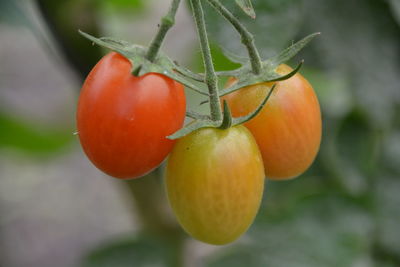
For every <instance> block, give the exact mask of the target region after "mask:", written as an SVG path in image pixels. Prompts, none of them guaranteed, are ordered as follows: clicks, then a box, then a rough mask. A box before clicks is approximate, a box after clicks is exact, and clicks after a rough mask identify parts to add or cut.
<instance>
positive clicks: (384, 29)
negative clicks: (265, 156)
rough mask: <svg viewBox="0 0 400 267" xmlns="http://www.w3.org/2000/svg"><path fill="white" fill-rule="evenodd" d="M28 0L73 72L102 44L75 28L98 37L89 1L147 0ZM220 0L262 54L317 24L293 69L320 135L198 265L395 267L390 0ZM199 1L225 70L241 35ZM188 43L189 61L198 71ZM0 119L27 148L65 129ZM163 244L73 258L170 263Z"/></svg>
mask: <svg viewBox="0 0 400 267" xmlns="http://www.w3.org/2000/svg"><path fill="white" fill-rule="evenodd" d="M37 2H38V3H39V4H41V3H43V4H42V5H41V10H42V12H43V14H45V17H46V20H47V22H48V23H49V24H50V25H52V27H53V30H52V31H53V33H54V34H55V35H56V36H57V35H59V36H60V37H58V38H56V39H57V41H58V42H59V43H62V44H64V45H65V49H64V50H63V51H64V53H65V55H66V57H67V58H69V60H71V58H72V56H71V53H76V55H75V56H76V58H78V59H79V60H81V61H79V60H78V61H73V60H72V66H74V67H75V69H77V70H78V71H79V72H80V75H81V77H82V78H83V77H84V76H85V73H87V71H88V70H89V69H90V67H91V66H93V64H94V62H96V61H97V60H98V58H99V56H100V54H101V51H98V50H96V48H93V47H92V46H91V45H90V44H89V43H88V42H87V41H86V40H84V39H83V38H81V37H80V36H78V35H77V34H76V29H77V28H81V29H83V30H85V31H88V32H90V33H92V34H94V35H101V34H96V32H101V27H99V24H100V23H99V21H98V18H97V17H96V16H95V12H93V10H97V9H101V8H104V7H105V8H108V7H110V6H111V5H113V7H112V8H113V9H115V10H118V9H120V10H123V9H125V8H129V7H133V9H136V11H139V12H140V10H141V9H142V8H143V7H144V6H145V4H144V3H145V1H144V0H141V1H140V0H135V1H131V0H118V1H106V0H103V1H94V0H92V1H90V0H74V1H66V0H63V1H51V0H37ZM45 2H46V4H44V3H45ZM222 2H223V3H224V4H226V5H227V6H228V7H229V9H231V10H232V11H234V13H235V14H236V15H237V16H238V17H239V18H240V19H241V20H242V21H244V23H245V24H246V25H247V26H248V28H249V30H250V31H251V32H253V33H254V36H255V39H256V43H257V46H258V47H259V48H260V50H261V54H262V55H263V57H264V58H265V57H267V56H272V55H274V54H276V53H277V52H278V51H279V50H281V49H282V48H284V47H286V46H288V45H289V44H290V43H291V42H292V41H293V40H298V39H300V38H301V37H304V36H305V35H306V34H309V33H312V32H322V35H321V36H320V37H318V38H317V39H316V40H314V41H313V42H312V44H311V45H309V46H308V47H307V48H306V49H305V50H304V51H303V52H302V53H301V54H300V56H301V58H304V59H305V67H303V69H302V70H301V72H302V74H303V75H304V76H305V77H306V78H307V79H308V80H309V81H310V82H311V84H313V86H314V88H315V90H316V92H317V94H318V96H319V100H320V103H321V108H322V112H323V119H324V121H323V124H324V133H323V141H322V145H321V151H320V153H319V156H318V158H317V160H316V162H315V163H314V165H313V166H312V168H311V169H310V170H309V171H308V172H307V173H305V174H304V175H302V177H299V178H297V179H295V180H291V181H285V182H270V181H269V182H267V186H266V192H265V197H264V203H263V205H262V208H261V210H260V213H259V215H258V217H257V219H256V222H255V223H254V225H253V226H252V227H251V228H250V230H249V233H248V234H247V235H246V236H244V237H243V238H242V239H241V240H239V241H238V242H236V243H234V244H233V245H232V246H228V247H226V248H222V249H219V250H217V251H216V252H215V253H212V255H211V256H210V257H208V258H206V259H204V266H210V267H214V266H220V267H224V266H229V267H235V266H247V267H253V266H254V267H256V266H257V267H259V266H268V267H281V266H285V267H303V266H304V267H313V266H315V267H321V266H327V267H330V266H341V267H350V266H363V267H369V266H380V267H381V266H382V267H391V266H400V227H399V222H400V208H399V207H400V194H399V193H398V190H399V189H400V180H399V178H400V81H399V80H400V76H399V74H400V1H398V0H387V1H385V0H351V1H348V0H325V1H320V0H280V1H277V0H253V1H252V2H253V7H254V9H255V11H256V15H257V18H256V19H255V20H252V19H251V18H249V17H248V16H246V15H245V14H243V12H242V11H241V10H240V8H239V7H237V6H236V4H235V1H222ZM81 5H84V6H83V7H82V6H81ZM114 5H115V6H114ZM53 10H54V11H55V12H49V11H53ZM1 11H2V12H1ZM75 11H79V12H75ZM205 11H206V15H207V24H208V26H209V27H208V29H209V30H210V34H211V39H212V50H213V56H214V61H215V63H216V68H217V69H218V70H223V69H232V68H235V67H236V66H237V65H236V64H234V63H232V62H230V61H229V60H228V59H227V58H226V57H224V56H223V53H222V49H225V50H227V51H229V52H231V53H234V54H236V55H240V56H245V55H246V51H245V50H244V48H243V46H242V45H241V44H240V38H239V36H238V35H237V34H236V33H235V31H234V30H233V29H232V28H231V26H230V25H228V23H227V22H226V21H224V20H223V19H222V18H220V17H219V16H218V15H217V14H216V12H215V11H213V10H211V8H210V7H209V6H208V5H206V4H205ZM11 12H14V13H15V12H17V13H16V14H19V13H18V12H20V10H19V9H18V6H17V5H14V4H13V1H0V14H2V16H1V21H6V22H8V23H10V22H11V20H10V19H7V17H6V16H3V15H4V14H6V13H10V14H11ZM89 15H90V16H91V15H93V17H90V16H89ZM87 16H89V17H87ZM11 17H12V16H11ZM14 17H15V16H14ZM9 18H10V17H9ZM76 18H78V19H76ZM79 18H81V19H82V18H85V19H84V20H80V19H79ZM80 23H82V24H80ZM86 23H88V24H86ZM92 27H93V28H92ZM75 38H76V39H75ZM78 39H79V40H78ZM76 40H77V42H76V43H75V41H76ZM219 46H221V47H222V49H221V48H220V47H219ZM197 50H198V49H197ZM197 50H196V51H195V52H194V54H193V62H194V63H193V69H194V70H196V71H202V69H203V68H202V63H201V55H200V53H199V52H198V51H197ZM298 59H300V58H298ZM80 62H81V63H80ZM80 64H83V66H84V67H82V66H81V65H80ZM0 127H2V128H3V127H4V128H5V129H7V131H1V132H0V148H1V147H15V148H18V149H22V150H23V151H27V152H29V153H31V152H37V151H39V152H46V153H47V152H49V151H53V150H57V149H59V148H61V147H63V146H64V145H65V144H67V143H68V142H69V140H71V138H72V135H69V134H65V133H58V132H53V131H50V132H48V131H46V134H43V131H39V129H37V127H36V126H34V125H29V124H27V123H26V122H21V121H18V120H16V119H13V118H9V117H7V116H5V115H4V114H1V113H0ZM154 220H159V219H158V218H154ZM173 253H176V251H173V250H171V249H170V248H169V243H165V240H162V241H160V240H158V239H154V238H148V237H144V236H138V237H135V238H134V239H126V238H125V239H123V240H120V241H116V242H112V243H110V244H105V245H103V246H101V248H99V249H96V250H95V251H94V252H92V253H89V255H88V257H87V258H85V260H84V264H83V266H174V265H173V264H171V260H170V257H171V255H169V254H173Z"/></svg>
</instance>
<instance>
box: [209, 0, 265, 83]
mask: <svg viewBox="0 0 400 267" xmlns="http://www.w3.org/2000/svg"><path fill="white" fill-rule="evenodd" d="M207 1H208V2H209V3H210V5H211V6H212V7H213V8H214V9H215V10H216V11H217V12H218V13H219V14H221V15H222V16H223V17H224V18H225V19H226V20H227V21H229V22H230V23H231V24H232V26H233V27H234V28H235V29H236V31H237V32H238V33H239V34H240V36H241V38H242V43H243V45H245V46H246V48H247V51H248V53H249V58H250V63H251V67H252V70H253V73H254V74H256V75H258V74H260V73H261V70H262V64H261V57H260V54H259V52H258V50H257V47H256V46H255V44H254V37H253V35H252V34H251V33H250V32H249V31H248V30H247V29H246V28H245V27H244V25H243V24H241V23H240V21H239V20H238V19H237V18H236V17H235V16H234V15H233V14H232V13H231V12H230V11H229V10H228V9H227V8H226V7H224V6H223V5H222V4H221V3H220V2H219V0H207Z"/></svg>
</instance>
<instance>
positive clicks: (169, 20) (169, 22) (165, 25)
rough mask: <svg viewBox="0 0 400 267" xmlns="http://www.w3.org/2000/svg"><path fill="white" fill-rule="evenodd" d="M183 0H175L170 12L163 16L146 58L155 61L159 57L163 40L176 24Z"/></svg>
mask: <svg viewBox="0 0 400 267" xmlns="http://www.w3.org/2000/svg"><path fill="white" fill-rule="evenodd" d="M180 2H181V0H173V1H172V3H171V6H170V8H169V11H168V14H167V15H165V16H164V17H162V18H161V25H160V27H159V29H158V32H157V34H156V36H155V37H154V39H153V40H152V41H151V43H150V46H149V49H148V50H147V54H146V58H147V59H148V60H149V61H151V62H153V61H154V60H155V59H156V58H157V54H158V52H159V51H160V47H161V44H162V42H163V41H164V38H165V36H166V35H167V32H168V30H169V29H170V28H171V27H172V26H173V25H174V24H175V15H176V11H177V10H178V7H179V3H180Z"/></svg>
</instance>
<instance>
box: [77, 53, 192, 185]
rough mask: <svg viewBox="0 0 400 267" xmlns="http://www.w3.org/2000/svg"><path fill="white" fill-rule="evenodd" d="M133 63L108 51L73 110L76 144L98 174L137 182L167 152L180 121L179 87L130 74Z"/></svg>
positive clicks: (181, 91) (182, 99)
mask: <svg viewBox="0 0 400 267" xmlns="http://www.w3.org/2000/svg"><path fill="white" fill-rule="evenodd" d="M131 72H132V64H131V63H130V61H129V60H128V59H126V58H125V57H123V56H122V55H120V54H118V53H115V52H112V53H109V54H108V55H106V56H105V57H103V58H102V59H101V60H100V61H99V62H98V63H97V65H96V66H95V67H94V68H93V70H92V71H91V72H90V74H89V76H88V77H87V79H86V81H85V83H84V84H83V87H82V91H81V95H80V97H79V103H78V110H77V128H78V134H79V139H80V142H81V144H82V147H83V150H84V151H85V153H86V155H87V156H88V158H89V159H90V160H91V161H92V162H93V163H94V165H96V166H97V167H98V168H99V169H100V170H102V171H104V172H105V173H107V174H109V175H111V176H114V177H118V178H123V179H125V178H136V177H140V176H142V175H144V174H146V173H147V172H149V171H151V170H152V169H154V168H155V167H157V166H158V165H159V164H160V163H161V162H162V161H163V160H164V158H165V157H166V156H167V155H168V153H169V152H170V151H171V149H172V146H173V144H174V143H175V141H174V140H169V139H167V138H166V136H168V135H170V134H172V133H174V132H175V131H177V130H179V129H180V128H181V127H182V125H183V122H184V117H185V109H186V100H185V94H184V88H183V86H182V85H181V84H179V83H177V82H175V81H174V80H172V79H170V78H168V77H166V76H164V75H162V74H158V73H148V74H145V75H143V76H141V77H136V76H133V75H132V74H131Z"/></svg>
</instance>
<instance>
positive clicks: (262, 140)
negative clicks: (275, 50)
mask: <svg viewBox="0 0 400 267" xmlns="http://www.w3.org/2000/svg"><path fill="white" fill-rule="evenodd" d="M290 71H292V69H291V68H290V67H289V66H287V65H280V66H279V67H278V68H277V69H276V72H277V73H279V74H281V75H283V74H287V73H289V72H290ZM235 82H236V81H235V79H230V80H229V81H228V84H227V86H231V85H232V84H233V83H235ZM272 85H273V83H261V84H255V85H251V86H248V87H245V88H242V89H240V90H238V91H235V92H233V93H231V94H229V95H226V96H224V97H222V99H225V100H226V101H227V102H228V104H229V106H230V108H231V110H232V114H233V116H234V117H238V116H244V115H247V114H248V113H250V112H251V111H253V110H254V109H255V108H256V107H257V106H258V105H259V104H260V103H261V101H262V100H263V99H264V97H265V96H266V95H267V93H268V92H269V90H270V88H271V86H272ZM245 126H246V127H247V128H248V129H249V130H250V131H251V133H252V134H253V136H254V137H255V139H256V141H257V144H258V146H259V148H260V151H261V154H262V157H263V160H264V167H265V173H266V176H267V178H270V179H276V180H281V179H290V178H294V177H296V176H298V175H300V174H302V173H303V172H304V171H305V170H307V168H308V167H309V166H310V165H311V164H312V162H313V161H314V158H315V156H316V155H317V153H318V150H319V146H320V142H321V127H322V126H321V112H320V107H319V103H318V99H317V97H316V95H315V92H314V90H313V88H312V86H311V85H310V84H309V83H308V81H307V80H306V79H305V78H304V77H303V76H302V75H300V74H299V73H297V74H296V75H294V76H293V77H291V78H290V79H287V80H284V81H280V82H277V86H276V88H275V90H274V92H273V94H272V95H271V97H270V99H269V100H268V102H267V104H266V105H265V107H264V108H263V109H262V110H261V112H260V113H259V114H258V115H257V116H256V117H255V118H253V119H252V120H250V121H249V122H247V123H245Z"/></svg>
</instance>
